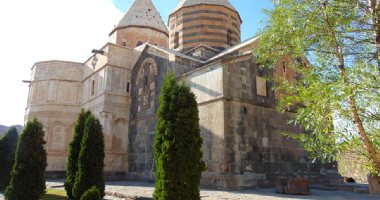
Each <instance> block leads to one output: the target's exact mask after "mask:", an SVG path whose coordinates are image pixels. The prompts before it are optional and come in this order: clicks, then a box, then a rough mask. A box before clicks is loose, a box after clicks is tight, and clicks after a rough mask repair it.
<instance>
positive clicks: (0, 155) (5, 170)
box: [0, 127, 18, 191]
mask: <svg viewBox="0 0 380 200" xmlns="http://www.w3.org/2000/svg"><path fill="white" fill-rule="evenodd" d="M17 140H18V133H17V129H16V127H11V128H10V129H9V130H8V132H7V134H6V135H5V136H4V137H3V138H1V140H0V163H1V164H0V191H4V190H5V188H6V187H7V186H8V184H9V182H10V180H11V171H12V167H13V164H14V162H15V152H16V147H17Z"/></svg>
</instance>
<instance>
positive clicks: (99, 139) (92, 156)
mask: <svg viewBox="0 0 380 200" xmlns="http://www.w3.org/2000/svg"><path fill="white" fill-rule="evenodd" d="M103 168H104V138H103V133H102V125H101V124H100V122H99V120H98V119H96V118H95V117H94V116H93V115H90V116H89V117H88V118H87V120H86V125H85V131H84V136H83V139H82V142H81V149H80V153H79V160H78V171H77V174H76V176H75V184H74V187H73V195H74V199H80V197H81V196H82V195H83V194H84V193H85V192H86V191H87V190H88V189H90V188H91V187H92V186H96V188H97V189H98V191H99V192H100V194H101V196H102V197H104V187H105V186H104V177H103Z"/></svg>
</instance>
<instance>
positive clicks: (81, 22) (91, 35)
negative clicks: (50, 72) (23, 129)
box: [0, 0, 122, 125]
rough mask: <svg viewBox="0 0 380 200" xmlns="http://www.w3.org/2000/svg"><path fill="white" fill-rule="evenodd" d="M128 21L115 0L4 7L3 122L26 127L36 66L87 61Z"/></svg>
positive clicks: (39, 1) (0, 37) (35, 0)
mask: <svg viewBox="0 0 380 200" xmlns="http://www.w3.org/2000/svg"><path fill="white" fill-rule="evenodd" d="M121 17H122V13H121V12H120V11H119V10H118V9H117V8H116V7H115V6H114V5H113V4H112V0H8V1H2V2H1V3H0V24H1V26H2V28H1V31H0V45H1V47H0V55H1V57H0V58H1V59H0V74H1V78H0V94H1V96H0V124H3V125H12V124H23V120H24V112H25V107H26V103H27V95H28V85H27V84H25V83H22V82H21V81H22V80H28V79H29V78H30V68H31V67H32V65H33V64H34V63H35V62H38V61H43V60H54V59H59V60H68V61H76V62H84V61H85V60H86V59H87V58H88V57H89V56H90V55H91V50H92V49H96V48H100V47H101V46H103V45H104V44H105V43H106V42H108V41H109V39H108V34H109V33H110V32H111V30H112V28H113V27H114V25H115V24H117V22H118V20H119V19H120V18H121Z"/></svg>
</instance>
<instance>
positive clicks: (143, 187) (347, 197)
mask: <svg viewBox="0 0 380 200" xmlns="http://www.w3.org/2000/svg"><path fill="white" fill-rule="evenodd" d="M47 187H48V188H55V189H63V180H58V181H48V182H47ZM153 191H154V185H153V184H152V183H145V182H129V181H120V182H107V184H106V193H107V197H106V199H115V200H120V199H125V200H129V199H140V200H148V199H151V198H152V193H153ZM311 193H312V195H308V196H298V195H283V194H277V193H276V192H275V190H274V189H254V190H244V191H218V190H208V189H202V190H201V196H202V200H279V199H282V200H301V199H302V200H303V199H308V200H379V199H380V196H372V195H368V194H362V193H354V192H348V191H341V190H336V191H327V190H319V189H312V190H311ZM111 195H112V196H111ZM115 196H118V197H120V198H116V197H115ZM136 197H138V198H136Z"/></svg>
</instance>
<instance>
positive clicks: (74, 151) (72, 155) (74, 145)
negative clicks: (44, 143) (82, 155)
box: [65, 109, 91, 199]
mask: <svg viewBox="0 0 380 200" xmlns="http://www.w3.org/2000/svg"><path fill="white" fill-rule="evenodd" d="M90 115H91V112H90V111H85V110H84V109H82V110H81V112H80V113H79V115H78V119H77V121H76V123H75V127H74V134H73V138H72V140H71V142H70V144H69V154H68V162H67V172H66V181H65V190H66V193H67V196H68V197H69V198H70V199H74V195H73V192H72V191H73V187H74V183H75V175H76V173H77V171H78V158H79V152H80V149H81V142H82V138H83V135H84V129H85V123H86V119H87V117H88V116H90Z"/></svg>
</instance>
